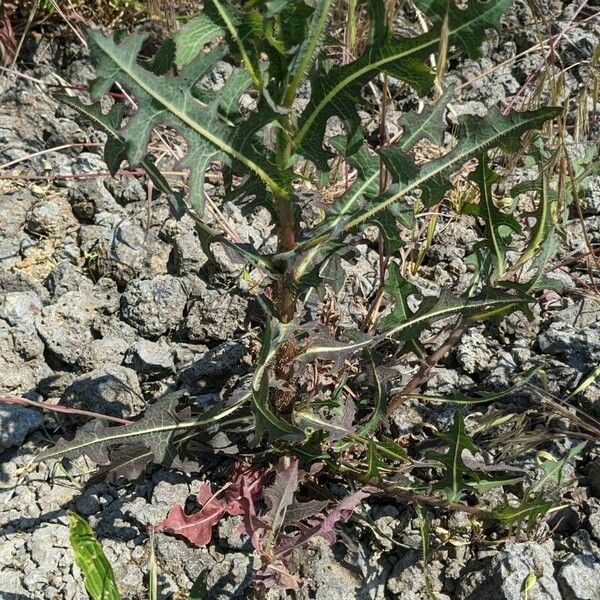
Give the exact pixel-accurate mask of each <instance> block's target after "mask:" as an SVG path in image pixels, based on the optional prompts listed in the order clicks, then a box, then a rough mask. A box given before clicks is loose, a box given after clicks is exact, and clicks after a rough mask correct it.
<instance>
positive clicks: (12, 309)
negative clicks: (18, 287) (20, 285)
mask: <svg viewBox="0 0 600 600" xmlns="http://www.w3.org/2000/svg"><path fill="white" fill-rule="evenodd" d="M42 308H43V303H42V300H41V298H40V297H39V296H38V295H37V294H36V293H35V292H33V291H27V292H9V293H8V294H6V295H5V296H4V300H3V301H1V296H0V318H2V319H4V320H5V321H7V322H8V323H9V324H10V325H12V326H13V327H14V326H17V325H22V324H24V323H27V324H30V325H33V323H34V322H35V319H36V318H37V317H38V315H39V314H40V313H41V311H42Z"/></svg>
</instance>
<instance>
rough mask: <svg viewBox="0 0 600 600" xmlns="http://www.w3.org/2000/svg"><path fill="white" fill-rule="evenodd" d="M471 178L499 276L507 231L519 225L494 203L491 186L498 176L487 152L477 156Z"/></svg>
mask: <svg viewBox="0 0 600 600" xmlns="http://www.w3.org/2000/svg"><path fill="white" fill-rule="evenodd" d="M471 179H472V180H473V181H475V182H476V183H477V184H478V186H479V194H480V199H479V204H478V205H477V208H478V211H477V216H479V217H480V218H481V219H483V221H484V223H485V237H486V240H487V246H488V248H489V249H490V250H491V252H492V255H493V257H494V262H495V266H496V277H497V278H501V277H502V276H503V275H504V271H505V270H506V251H507V249H508V246H507V239H508V234H507V232H511V231H512V232H520V231H521V227H520V225H519V224H518V223H517V221H516V220H515V218H514V217H513V216H512V215H510V214H507V213H503V212H501V211H500V209H499V208H498V207H497V206H496V204H495V203H494V193H493V186H494V184H496V183H498V181H500V176H499V175H498V174H497V173H495V172H494V171H492V170H491V169H490V168H489V166H488V157H487V152H483V153H482V154H481V155H480V156H479V159H478V164H477V168H476V169H475V171H474V172H473V173H472V174H471Z"/></svg>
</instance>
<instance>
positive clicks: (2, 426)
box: [0, 404, 44, 448]
mask: <svg viewBox="0 0 600 600" xmlns="http://www.w3.org/2000/svg"><path fill="white" fill-rule="evenodd" d="M43 423H44V417H43V415H42V414H41V413H40V412H39V411H37V410H33V409H31V408H26V407H24V406H18V405H16V404H0V447H2V448H12V447H13V446H20V445H21V444H22V443H23V442H24V441H25V437H26V436H27V434H28V433H30V432H31V431H35V430H36V429H38V428H39V427H41V426H42V424H43Z"/></svg>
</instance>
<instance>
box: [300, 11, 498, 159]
mask: <svg viewBox="0 0 600 600" xmlns="http://www.w3.org/2000/svg"><path fill="white" fill-rule="evenodd" d="M493 10H495V5H494V2H490V7H489V9H488V10H487V11H486V12H483V13H481V14H479V15H477V16H476V17H475V18H474V19H473V20H472V21H468V22H465V23H461V24H460V26H459V27H457V28H456V29H453V30H451V31H449V32H448V33H449V36H454V35H456V34H458V33H460V31H462V30H463V29H465V28H467V27H470V26H472V25H473V24H474V23H476V22H477V21H479V20H480V19H482V18H483V17H485V16H487V15H488V13H490V12H492V11H493ZM424 35H426V34H424ZM438 41H439V36H438V37H434V38H432V39H431V40H430V41H428V42H427V43H422V44H420V45H417V46H414V47H413V48H410V49H409V50H406V51H404V52H399V53H398V54H393V55H392V56H389V57H386V58H382V59H380V60H378V61H375V62H373V63H368V64H367V65H365V66H364V67H363V68H362V69H359V70H358V71H356V72H354V73H351V74H350V76H348V77H346V78H345V79H343V80H342V81H341V82H340V83H338V85H336V86H335V87H334V88H333V89H332V90H330V91H329V93H327V94H326V95H325V96H324V97H323V99H322V100H321V102H319V104H318V105H317V106H316V107H315V109H314V110H313V111H312V113H311V114H310V115H309V117H308V119H307V120H306V123H304V125H303V126H302V128H301V129H300V130H299V131H298V133H297V134H296V135H295V137H294V139H293V145H294V147H296V148H298V147H299V146H300V145H301V144H302V141H303V140H304V137H305V136H306V133H307V132H308V130H309V129H310V127H312V124H313V123H314V122H315V120H316V119H317V117H318V115H319V114H320V113H321V112H322V110H323V107H324V106H327V105H328V104H329V103H330V102H331V101H332V99H333V98H335V96H336V95H337V94H338V93H339V92H340V91H341V90H343V89H344V88H345V87H346V86H347V85H350V84H351V83H352V82H353V81H355V80H356V79H359V78H360V77H362V76H363V75H364V74H365V73H368V72H369V71H372V70H374V69H377V68H379V67H381V66H383V65H385V64H387V63H389V62H393V61H396V60H398V59H400V58H404V57H406V56H410V55H411V54H414V53H415V52H418V51H421V50H425V49H427V48H428V47H429V46H434V47H435V46H436V45H437V43H438ZM359 60H360V59H359Z"/></svg>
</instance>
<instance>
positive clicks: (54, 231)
mask: <svg viewBox="0 0 600 600" xmlns="http://www.w3.org/2000/svg"><path fill="white" fill-rule="evenodd" d="M77 225H78V224H77V220H76V219H75V217H74V216H73V212H72V211H71V206H70V205H69V203H68V202H67V201H66V200H65V199H64V198H62V197H60V196H57V197H52V199H49V200H48V199H44V200H40V201H39V202H37V203H36V204H34V205H33V207H32V208H31V210H30V211H29V213H28V215H27V222H26V224H25V227H26V229H27V231H28V232H29V233H33V234H36V235H40V236H44V237H51V238H59V237H61V238H62V237H65V236H66V235H67V234H68V233H70V232H72V231H74V230H75V229H76V228H77Z"/></svg>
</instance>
